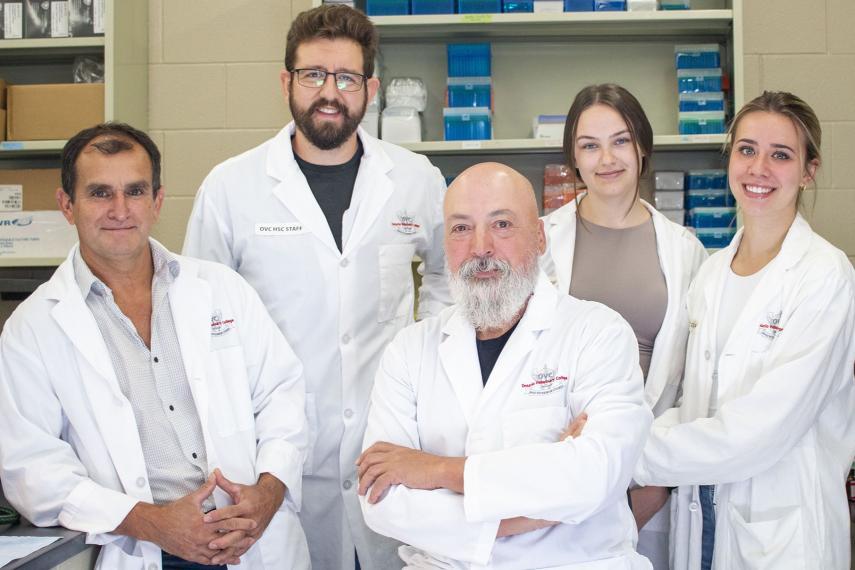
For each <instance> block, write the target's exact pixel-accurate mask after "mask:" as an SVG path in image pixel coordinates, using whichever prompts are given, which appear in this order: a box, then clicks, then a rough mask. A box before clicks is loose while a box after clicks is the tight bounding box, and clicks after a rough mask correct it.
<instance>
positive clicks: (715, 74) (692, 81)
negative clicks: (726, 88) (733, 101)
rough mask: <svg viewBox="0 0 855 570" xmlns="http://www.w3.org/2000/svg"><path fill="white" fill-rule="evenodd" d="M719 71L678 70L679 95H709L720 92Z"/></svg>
mask: <svg viewBox="0 0 855 570" xmlns="http://www.w3.org/2000/svg"><path fill="white" fill-rule="evenodd" d="M721 85H722V84H721V69H720V68H719V69H678V70H677V91H678V92H679V93H710V92H713V91H721V90H722V88H721Z"/></svg>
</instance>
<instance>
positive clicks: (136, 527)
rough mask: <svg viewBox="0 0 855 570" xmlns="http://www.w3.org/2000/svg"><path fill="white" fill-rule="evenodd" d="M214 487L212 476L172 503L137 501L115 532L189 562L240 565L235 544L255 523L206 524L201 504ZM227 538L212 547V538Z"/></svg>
mask: <svg viewBox="0 0 855 570" xmlns="http://www.w3.org/2000/svg"><path fill="white" fill-rule="evenodd" d="M216 486H217V482H216V479H215V477H214V476H213V475H211V477H209V478H208V480H207V481H206V482H205V483H204V484H203V485H202V486H201V487H199V488H198V489H197V490H196V491H194V492H192V493H190V494H189V495H186V496H184V497H182V498H180V499H178V500H176V501H172V502H171V503H166V504H164V505H152V504H149V503H142V502H140V503H137V504H136V505H135V506H134V508H133V509H131V512H129V513H128V515H127V516H126V517H125V520H123V521H122V523H121V524H120V525H119V526H118V527H117V528H116V530H115V532H116V533H118V534H122V535H126V536H132V537H134V538H137V539H140V540H146V541H149V542H153V543H155V544H157V545H158V546H160V548H161V549H163V550H165V551H166V552H169V553H170V554H173V555H175V556H178V557H179V558H183V559H184V560H189V561H191V562H198V563H200V564H215V563H216V562H214V560H215V559H216V560H223V561H224V562H219V563H226V564H239V563H240V559H239V554H237V551H236V548H235V545H237V544H239V543H240V541H241V540H242V539H244V537H245V536H246V532H247V531H249V530H251V529H253V528H254V527H255V524H256V523H255V522H254V521H252V520H249V519H244V518H233V519H230V520H228V521H221V522H219V523H216V524H206V523H205V522H204V521H203V519H202V517H203V516H204V513H203V512H202V504H203V503H204V502H205V499H207V498H208V497H210V496H211V493H213V492H214V489H215V488H216ZM225 537H228V540H226V541H225V542H224V543H223V545H222V546H221V548H222V549H220V548H215V547H211V543H212V542H214V541H215V540H218V539H221V538H225Z"/></svg>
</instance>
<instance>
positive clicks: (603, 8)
mask: <svg viewBox="0 0 855 570" xmlns="http://www.w3.org/2000/svg"><path fill="white" fill-rule="evenodd" d="M625 10H626V0H594V11H595V12H623V11H625Z"/></svg>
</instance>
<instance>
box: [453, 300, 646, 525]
mask: <svg viewBox="0 0 855 570" xmlns="http://www.w3.org/2000/svg"><path fill="white" fill-rule="evenodd" d="M601 309H603V310H605V309H604V308H601ZM609 312H610V313H613V312H612V311H609ZM585 338H588V339H589V340H588V342H586V343H585V346H584V347H583V348H581V356H580V358H579V365H578V366H577V368H576V370H575V378H570V382H572V384H571V386H570V388H569V389H568V402H567V403H568V406H569V408H570V410H571V412H572V413H573V416H574V417H575V416H577V415H578V414H580V413H581V412H583V411H584V412H587V413H588V422H587V424H586V425H585V427H584V429H583V431H582V435H581V436H580V437H578V438H576V439H567V440H565V441H562V442H556V443H536V444H529V445H522V446H519V447H511V448H508V449H504V450H500V451H495V452H490V453H485V454H480V455H471V456H469V458H468V459H467V460H466V467H465V472H464V507H465V510H466V518H467V520H469V521H471V522H477V521H486V520H495V519H504V518H510V517H515V516H526V517H530V518H538V519H545V520H552V521H560V522H565V523H570V524H576V523H580V522H582V521H584V520H585V519H587V518H588V517H590V516H592V515H594V514H596V513H597V512H599V511H600V510H601V509H602V508H603V507H605V506H607V505H610V504H612V503H613V502H614V501H625V500H626V489H627V486H628V485H629V482H630V479H631V476H632V470H633V467H634V466H635V462H636V461H637V460H638V457H639V456H640V454H641V450H642V447H643V445H644V440H645V438H646V437H647V433H648V431H649V430H650V424H651V421H652V420H653V414H652V413H651V412H650V409H649V408H648V406H647V405H646V404H645V403H644V387H643V380H642V376H641V369H640V368H639V366H638V345H637V343H636V340H635V335H634V334H633V332H632V329H630V328H629V325H628V324H626V322H625V321H623V319H621V318H620V317H619V316H618V315H617V314H616V313H613V314H611V315H610V316H609V318H608V324H607V325H606V326H604V327H602V328H600V330H598V331H595V330H589V331H585V332H583V333H582V334H580V335H578V336H577V337H575V338H573V339H567V340H566V342H577V343H578V342H580V341H582V339H585ZM571 373H572V372H571Z"/></svg>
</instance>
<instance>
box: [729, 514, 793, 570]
mask: <svg viewBox="0 0 855 570" xmlns="http://www.w3.org/2000/svg"><path fill="white" fill-rule="evenodd" d="M780 512H781V511H779V512H778V514H780ZM784 512H785V514H783V515H782V516H779V517H777V518H772V519H768V520H756V521H752V522H747V521H746V520H745V519H744V518H743V517H742V515H741V514H739V511H737V510H736V508H735V507H734V506H733V505H728V512H727V516H728V518H729V522H730V534H731V541H732V543H733V545H734V548H732V549H731V552H730V553H729V554H728V556H729V557H730V558H731V560H729V561H727V562H726V563H725V567H726V568H732V569H733V570H772V569H775V568H790V569H796V568H804V569H806V568H807V565H806V562H807V561H806V560H805V545H804V537H803V533H802V515H801V508H800V507H791V508H789V509H787V510H786V511H784Z"/></svg>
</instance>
